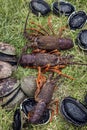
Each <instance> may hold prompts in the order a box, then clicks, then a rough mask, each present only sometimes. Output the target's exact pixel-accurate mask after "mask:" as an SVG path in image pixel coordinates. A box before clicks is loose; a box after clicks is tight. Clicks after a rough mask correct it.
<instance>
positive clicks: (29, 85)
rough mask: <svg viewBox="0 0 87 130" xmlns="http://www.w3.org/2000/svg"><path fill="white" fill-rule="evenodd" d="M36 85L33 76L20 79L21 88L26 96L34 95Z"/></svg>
mask: <svg viewBox="0 0 87 130" xmlns="http://www.w3.org/2000/svg"><path fill="white" fill-rule="evenodd" d="M36 86H37V85H36V77H35V76H28V77H24V78H23V79H21V89H22V91H23V92H24V93H25V94H26V95H27V96H28V97H34V94H35V90H36Z"/></svg>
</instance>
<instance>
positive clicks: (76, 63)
mask: <svg viewBox="0 0 87 130" xmlns="http://www.w3.org/2000/svg"><path fill="white" fill-rule="evenodd" d="M67 65H84V66H87V63H80V62H69V63H67Z"/></svg>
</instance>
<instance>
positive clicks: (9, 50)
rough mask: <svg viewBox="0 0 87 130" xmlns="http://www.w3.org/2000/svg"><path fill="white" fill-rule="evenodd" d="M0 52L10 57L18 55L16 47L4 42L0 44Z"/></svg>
mask: <svg viewBox="0 0 87 130" xmlns="http://www.w3.org/2000/svg"><path fill="white" fill-rule="evenodd" d="M0 52H1V53H4V54H8V55H15V54H16V53H15V48H14V46H12V45H10V44H8V43H4V42H0Z"/></svg>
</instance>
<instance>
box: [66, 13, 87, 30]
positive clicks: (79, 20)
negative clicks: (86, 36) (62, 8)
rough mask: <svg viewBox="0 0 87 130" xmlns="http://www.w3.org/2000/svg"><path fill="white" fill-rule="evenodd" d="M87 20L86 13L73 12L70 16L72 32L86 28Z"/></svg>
mask: <svg viewBox="0 0 87 130" xmlns="http://www.w3.org/2000/svg"><path fill="white" fill-rule="evenodd" d="M86 20H87V15H86V13H85V12H84V11H78V12H73V13H72V14H71V15H70V16H69V19H68V21H69V23H68V24H69V27H70V29H72V30H76V29H80V28H82V27H83V26H84V24H85V23H86Z"/></svg>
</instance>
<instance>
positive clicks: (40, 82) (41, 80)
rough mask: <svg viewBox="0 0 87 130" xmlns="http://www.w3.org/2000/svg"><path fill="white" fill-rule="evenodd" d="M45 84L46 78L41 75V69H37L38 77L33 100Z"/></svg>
mask: <svg viewBox="0 0 87 130" xmlns="http://www.w3.org/2000/svg"><path fill="white" fill-rule="evenodd" d="M45 82H46V77H45V76H43V75H42V73H41V67H38V77H37V79H36V83H37V89H36V91H35V99H36V98H37V96H38V94H39V92H40V90H41V88H42V86H43V84H44V83H45Z"/></svg>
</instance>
